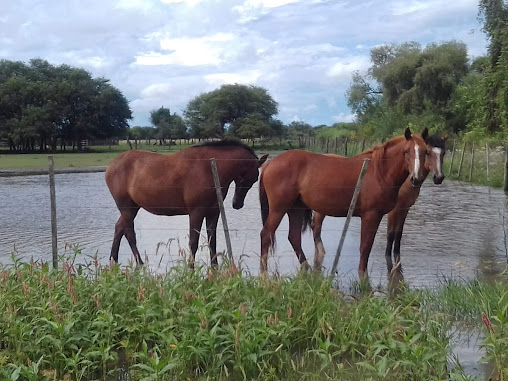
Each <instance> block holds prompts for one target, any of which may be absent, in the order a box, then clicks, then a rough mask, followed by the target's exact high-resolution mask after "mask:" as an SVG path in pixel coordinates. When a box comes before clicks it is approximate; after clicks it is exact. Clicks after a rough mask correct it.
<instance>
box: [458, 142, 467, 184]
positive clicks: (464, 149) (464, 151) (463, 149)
mask: <svg viewBox="0 0 508 381" xmlns="http://www.w3.org/2000/svg"><path fill="white" fill-rule="evenodd" d="M464 153H466V142H464V146H463V147H462V155H460V163H459V171H458V172H457V178H460V172H461V171H462V162H463V161H464Z"/></svg>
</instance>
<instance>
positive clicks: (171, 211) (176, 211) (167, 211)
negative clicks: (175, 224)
mask: <svg viewBox="0 0 508 381" xmlns="http://www.w3.org/2000/svg"><path fill="white" fill-rule="evenodd" d="M142 208H143V209H145V210H146V211H147V212H150V213H152V214H156V215H158V216H176V215H185V214H189V212H188V211H187V208H184V207H178V206H165V207H164V206H159V207H154V206H142Z"/></svg>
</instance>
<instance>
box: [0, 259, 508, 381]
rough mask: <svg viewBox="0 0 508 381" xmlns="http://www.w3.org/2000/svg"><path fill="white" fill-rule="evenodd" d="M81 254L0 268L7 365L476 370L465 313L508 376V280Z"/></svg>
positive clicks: (34, 375) (49, 370) (141, 375)
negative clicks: (368, 282)
mask: <svg viewBox="0 0 508 381" xmlns="http://www.w3.org/2000/svg"><path fill="white" fill-rule="evenodd" d="M76 267H77V266H72V265H70V264H69V263H64V266H63V268H64V269H63V270H62V271H59V272H55V271H50V270H49V267H48V265H47V264H41V263H30V264H27V263H16V264H15V265H13V266H10V267H4V268H2V269H1V270H0V279H1V282H0V319H1V321H2V323H3V324H1V325H0V375H1V376H2V379H12V380H15V379H26V380H36V379H37V380H40V379H72V380H84V379H109V378H111V379H113V378H114V377H118V374H119V373H122V372H128V373H129V374H130V376H131V379H135V380H139V379H143V380H173V379H179V380H180V379H182V380H185V379H193V380H194V379H203V380H221V379H222V380H238V379H248V380H251V379H257V380H279V379H284V380H313V379H320V380H321V379H324V380H326V379H347V380H368V379H372V380H381V379H391V380H408V379H411V380H432V379H434V380H442V379H449V377H451V378H452V379H469V378H468V377H467V375H465V374H463V372H462V370H461V368H460V366H457V364H456V362H455V360H454V358H453V356H451V355H450V354H451V349H450V337H449V334H448V332H449V328H450V325H451V324H452V320H454V319H467V320H468V321H470V322H471V324H475V325H477V326H478V328H479V329H481V330H482V332H484V333H485V336H486V339H485V346H486V350H487V355H486V356H488V357H489V358H490V359H492V361H494V362H495V364H496V367H497V371H498V372H499V374H498V376H499V377H500V378H499V379H505V378H503V377H506V374H505V373H503V372H506V369H504V367H506V366H507V364H508V358H507V353H508V307H507V305H508V296H507V294H508V287H507V285H506V284H496V285H483V284H479V283H475V284H472V285H458V284H443V286H442V287H441V288H440V289H439V290H437V291H411V290H407V289H403V290H402V292H400V293H399V294H398V295H397V296H393V297H391V296H389V295H384V294H382V293H376V294H371V293H368V292H367V293H364V294H362V295H353V296H347V295H344V294H342V293H340V292H338V291H335V290H333V289H332V288H331V283H330V281H329V280H327V279H324V278H322V277H319V276H311V275H307V274H300V275H298V276H294V277H291V278H279V277H275V278H273V277H272V278H260V277H250V276H245V275H242V274H241V271H239V270H238V269H237V268H236V267H234V266H233V267H228V268H224V269H222V270H221V271H219V272H212V271H209V272H207V273H206V274H204V275H203V273H200V272H199V271H196V272H189V271H187V270H184V269H181V268H175V269H174V270H172V271H171V272H169V273H167V274H163V275H153V274H149V273H147V272H146V271H136V272H134V271H132V269H129V268H123V269H119V268H118V267H116V268H113V269H109V268H101V267H100V266H99V265H98V264H97V263H96V262H95V263H94V262H92V264H90V265H88V266H87V268H85V269H83V268H76ZM85 273H86V274H87V276H85V275H84V274H85ZM449 293H450V294H449ZM452 295H455V296H452ZM459 295H462V296H464V295H466V296H467V298H469V299H470V300H468V301H467V302H466V303H461V302H460V298H458V297H457V296H459ZM462 299H463V298H462ZM482 314H485V315H484V320H485V319H487V320H485V321H488V322H489V324H488V325H485V324H484V323H482Z"/></svg>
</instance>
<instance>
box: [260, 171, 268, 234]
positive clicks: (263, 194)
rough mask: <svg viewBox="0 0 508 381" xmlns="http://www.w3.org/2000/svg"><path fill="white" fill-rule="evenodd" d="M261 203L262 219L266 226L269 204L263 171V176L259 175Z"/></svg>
mask: <svg viewBox="0 0 508 381" xmlns="http://www.w3.org/2000/svg"><path fill="white" fill-rule="evenodd" d="M259 204H260V205H261V221H262V222H263V226H265V222H266V220H267V219H268V212H269V205H268V196H267V195H266V190H265V186H264V185H263V172H261V176H260V177H259Z"/></svg>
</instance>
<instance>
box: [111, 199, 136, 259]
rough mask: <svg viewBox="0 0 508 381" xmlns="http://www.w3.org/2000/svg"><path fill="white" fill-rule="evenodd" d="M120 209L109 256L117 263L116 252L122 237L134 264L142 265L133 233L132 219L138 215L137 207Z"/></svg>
mask: <svg viewBox="0 0 508 381" xmlns="http://www.w3.org/2000/svg"><path fill="white" fill-rule="evenodd" d="M119 209H120V218H119V219H118V221H117V223H116V225H115V235H114V237H113V245H112V247H111V256H110V258H111V259H113V260H114V261H115V262H117V263H118V250H119V248H120V241H121V239H122V237H123V236H125V238H127V241H128V242H129V246H130V247H131V250H132V254H134V258H135V259H136V263H137V264H139V265H142V264H143V261H142V260H141V255H140V254H139V251H138V248H137V246H136V233H135V232H134V218H135V217H136V215H137V214H138V211H139V206H137V205H135V204H133V205H132V206H130V207H122V208H119Z"/></svg>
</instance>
